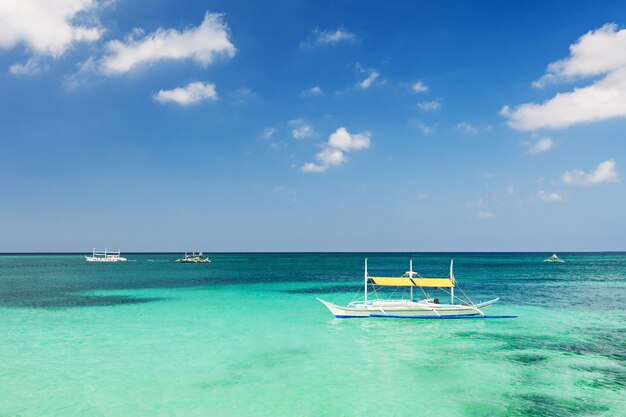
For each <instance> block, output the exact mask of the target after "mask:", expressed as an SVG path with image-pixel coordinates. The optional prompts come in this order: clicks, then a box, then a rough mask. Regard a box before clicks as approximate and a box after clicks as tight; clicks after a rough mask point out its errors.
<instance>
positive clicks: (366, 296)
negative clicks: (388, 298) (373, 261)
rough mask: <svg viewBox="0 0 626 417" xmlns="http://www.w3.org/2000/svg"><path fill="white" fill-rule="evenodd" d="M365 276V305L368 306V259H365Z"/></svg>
mask: <svg viewBox="0 0 626 417" xmlns="http://www.w3.org/2000/svg"><path fill="white" fill-rule="evenodd" d="M363 275H364V276H365V279H364V281H365V305H367V258H365V273H364V274H363Z"/></svg>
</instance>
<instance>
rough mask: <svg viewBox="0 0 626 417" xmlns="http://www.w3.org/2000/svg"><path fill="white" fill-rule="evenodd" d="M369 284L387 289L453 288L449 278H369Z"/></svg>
mask: <svg viewBox="0 0 626 417" xmlns="http://www.w3.org/2000/svg"><path fill="white" fill-rule="evenodd" d="M369 283H370V284H375V285H381V286H388V287H431V288H452V287H454V282H452V280H451V279H450V278H408V277H400V278H394V277H369Z"/></svg>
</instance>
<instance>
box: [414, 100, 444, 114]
mask: <svg viewBox="0 0 626 417" xmlns="http://www.w3.org/2000/svg"><path fill="white" fill-rule="evenodd" d="M417 107H419V109H420V110H426V111H428V110H438V109H440V108H441V100H439V99H437V100H433V101H422V102H420V103H417Z"/></svg>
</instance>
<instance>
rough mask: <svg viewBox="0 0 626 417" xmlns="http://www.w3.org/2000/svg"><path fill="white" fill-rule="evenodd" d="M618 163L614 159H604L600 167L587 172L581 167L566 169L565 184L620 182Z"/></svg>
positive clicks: (563, 177)
mask: <svg viewBox="0 0 626 417" xmlns="http://www.w3.org/2000/svg"><path fill="white" fill-rule="evenodd" d="M616 168H617V164H616V163H615V161H613V160H612V159H609V160H608V161H604V162H602V163H600V165H598V167H597V168H596V169H595V170H593V171H591V172H589V173H587V172H585V171H583V170H580V169H575V170H572V171H566V172H565V173H563V175H562V176H561V179H562V180H563V182H564V183H565V184H570V185H595V184H604V183H609V182H619V173H618V172H617V169H616Z"/></svg>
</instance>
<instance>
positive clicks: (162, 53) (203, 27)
mask: <svg viewBox="0 0 626 417" xmlns="http://www.w3.org/2000/svg"><path fill="white" fill-rule="evenodd" d="M106 49H107V55H105V56H104V57H103V58H102V60H101V70H102V72H103V73H105V74H122V73H125V72H128V71H131V70H133V69H135V68H136V67H138V66H141V65H146V64H150V63H154V62H157V61H161V60H183V59H191V60H193V61H194V62H196V63H198V64H200V65H202V66H203V67H206V66H207V65H209V64H211V63H212V62H213V61H214V60H215V59H216V58H217V57H220V56H223V57H226V58H232V57H233V56H234V55H235V51H236V50H235V47H234V45H233V44H232V43H231V41H230V39H229V29H228V26H227V25H226V23H224V22H223V19H222V15H221V14H216V13H208V12H207V13H206V14H205V16H204V20H203V21H202V23H201V24H200V25H199V26H197V27H192V28H189V29H186V30H183V31H177V30H175V29H158V30H157V31H156V32H153V33H150V34H148V35H146V36H145V37H143V38H142V39H135V37H134V36H132V35H131V36H129V37H128V38H126V39H125V40H124V41H119V40H115V41H111V42H109V43H108V44H107V45H106Z"/></svg>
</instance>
